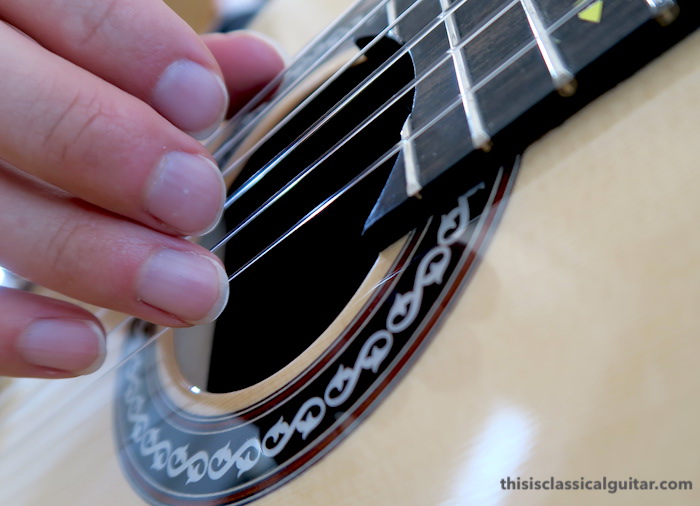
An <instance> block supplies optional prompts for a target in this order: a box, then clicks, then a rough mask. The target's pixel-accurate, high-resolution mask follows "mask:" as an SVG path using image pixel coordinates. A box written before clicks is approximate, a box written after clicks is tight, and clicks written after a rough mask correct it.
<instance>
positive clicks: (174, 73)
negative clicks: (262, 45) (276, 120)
mask: <svg viewBox="0 0 700 506" xmlns="http://www.w3.org/2000/svg"><path fill="white" fill-rule="evenodd" d="M0 18H4V19H5V20H6V21H8V22H9V23H11V24H12V25H14V26H16V27H17V28H19V29H21V30H23V31H24V32H25V33H27V34H28V35H30V36H31V37H32V38H34V39H35V40H37V41H38V42H40V43H41V44H42V45H43V46H44V47H46V48H47V49H49V50H51V51H52V52H54V53H56V54H58V55H60V56H62V57H64V58H66V59H68V60H70V61H72V62H73V63H75V64H77V65H79V66H81V67H83V68H85V69H86V70H89V71H90V72H92V73H94V74H96V75H98V76H100V77H102V78H103V79H105V80H107V81H109V82H111V83H112V84H114V85H116V86H118V87H119V88H121V89H123V90H124V91H126V92H128V93H130V94H132V95H134V96H136V97H138V98H140V99H141V100H143V101H144V102H146V103H148V104H149V105H151V106H152V107H153V108H155V109H156V110H157V111H158V112H159V113H161V114H162V115H163V116H164V117H166V118H167V119H168V120H170V121H171V122H172V123H173V124H174V125H175V126H177V127H178V128H180V129H182V130H184V131H186V132H190V133H192V134H193V135H195V136H197V137H200V138H201V137H205V136H206V135H207V134H208V133H210V132H211V131H212V130H213V129H215V128H216V127H217V126H218V125H219V123H220V122H221V120H222V119H223V117H224V114H225V112H226V109H227V105H228V95H227V92H226V87H225V86H224V82H223V79H222V77H221V71H220V70H219V67H218V65H217V63H216V60H215V59H214V57H213V56H212V55H211V53H210V52H209V50H208V49H207V47H206V46H205V45H204V43H203V42H202V41H201V39H200V38H199V37H198V36H197V34H195V33H194V31H193V30H192V29H191V28H190V27H189V26H188V25H187V24H186V23H185V22H184V21H183V20H182V19H180V18H179V17H178V16H177V15H176V14H175V13H174V12H173V11H172V10H171V9H170V8H169V7H167V6H166V5H165V4H164V3H163V1H162V0H32V1H31V2H27V1H26V0H8V1H5V2H2V3H1V4H0Z"/></svg>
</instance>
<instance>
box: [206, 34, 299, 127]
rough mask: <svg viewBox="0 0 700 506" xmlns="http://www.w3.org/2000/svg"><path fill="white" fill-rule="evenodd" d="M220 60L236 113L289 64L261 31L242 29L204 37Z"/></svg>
mask: <svg viewBox="0 0 700 506" xmlns="http://www.w3.org/2000/svg"><path fill="white" fill-rule="evenodd" d="M202 40H203V41H204V43H205V44H206V45H207V47H208V48H209V50H210V51H211V53H212V54H213V55H214V58H216V61H217V62H218V63H219V67H220V68H221V72H222V73H223V76H224V81H225V82H226V86H227V88H228V92H229V96H230V97H231V101H230V106H229V111H228V112H229V114H233V113H234V112H235V111H237V110H239V109H240V108H241V107H243V105H245V104H246V103H247V102H248V101H250V100H251V99H252V98H253V97H254V96H255V95H257V94H258V92H260V91H261V90H262V89H263V88H264V87H265V86H266V85H267V84H268V83H269V82H270V81H272V80H273V79H274V78H275V77H276V76H277V75H278V74H279V73H280V72H282V70H283V69H284V67H285V64H286V62H285V59H286V58H285V56H284V53H283V52H282V51H281V50H279V49H278V47H277V45H276V44H275V43H274V42H272V41H269V40H267V39H266V38H264V37H262V36H260V35H259V34H256V33H253V32H249V31H246V30H240V31H236V32H231V33H226V34H224V33H211V34H207V35H203V36H202Z"/></svg>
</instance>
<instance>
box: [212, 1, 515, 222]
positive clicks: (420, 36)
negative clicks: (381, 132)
mask: <svg viewBox="0 0 700 506" xmlns="http://www.w3.org/2000/svg"><path fill="white" fill-rule="evenodd" d="M385 1H386V0H384V2H385ZM421 1H422V0H416V2H414V3H413V4H412V5H411V6H410V7H409V8H408V9H407V10H406V11H404V12H403V13H401V14H400V15H399V16H398V17H397V18H396V22H395V23H394V26H388V27H386V28H385V29H384V30H382V31H381V32H380V33H379V34H378V35H377V36H376V37H375V38H374V39H373V40H372V41H371V42H370V43H369V44H368V45H367V46H365V47H364V48H363V49H362V50H361V51H360V52H359V53H358V55H356V56H355V57H354V58H352V59H351V60H350V61H349V62H347V63H346V64H345V65H343V66H342V67H341V68H340V69H339V70H338V71H337V72H336V73H335V74H333V75H332V76H331V77H330V78H329V80H328V81H326V82H325V83H324V84H323V85H322V86H321V87H319V88H318V89H317V90H316V91H315V92H314V93H312V94H311V95H310V96H309V97H307V99H306V100H304V101H303V102H302V103H301V104H299V105H298V106H297V107H296V108H295V109H293V110H292V111H291V112H290V113H289V115H288V116H287V117H285V119H284V120H283V121H282V122H281V123H280V124H278V125H276V126H275V127H274V128H273V129H272V130H271V131H270V132H268V133H267V134H266V135H265V136H264V137H263V138H262V139H260V140H259V141H258V142H257V143H256V144H255V145H254V146H253V147H251V148H250V149H248V150H247V151H246V152H245V153H244V154H242V155H241V156H240V157H239V158H238V159H237V160H235V161H234V162H233V163H232V164H231V165H230V166H229V167H227V168H226V169H225V170H224V171H223V175H224V176H227V175H228V174H230V173H231V172H232V171H233V170H234V169H235V168H237V167H238V166H240V165H241V164H242V163H243V162H244V161H245V160H246V159H248V157H249V156H250V155H251V154H252V153H253V152H254V151H255V150H256V149H258V148H259V147H260V146H262V145H263V144H264V143H265V142H266V141H267V140H269V138H270V137H271V136H272V135H273V134H274V133H275V132H277V131H278V130H279V128H281V126H283V125H284V124H286V122H287V121H288V119H287V118H290V117H294V116H295V115H296V114H297V113H298V112H299V111H300V110H302V109H303V107H305V106H306V105H307V104H308V102H310V101H311V100H312V99H313V98H315V97H316V96H317V95H318V94H319V93H320V92H321V91H323V90H325V89H326V88H327V87H328V86H329V85H330V84H331V83H332V82H333V81H334V80H335V79H337V78H338V77H339V76H340V74H342V73H343V72H344V71H345V70H346V69H347V68H349V67H350V66H351V65H353V64H354V63H356V62H357V61H358V58H360V57H362V56H363V55H364V54H365V53H366V51H367V50H368V49H369V48H370V47H371V46H372V45H374V44H376V43H377V41H378V40H379V39H380V38H382V37H384V36H385V35H387V34H388V33H389V32H390V30H391V29H392V28H394V27H395V26H396V24H397V23H398V22H399V21H401V20H402V19H403V18H404V17H405V16H407V15H408V14H409V13H410V12H411V11H412V10H413V9H414V8H415V7H416V6H417V5H418V4H419V3H420V2H421ZM384 2H382V4H384ZM466 2H467V0H459V1H458V2H456V3H455V4H453V5H452V6H451V7H450V8H449V9H448V10H447V11H446V13H447V14H450V13H453V12H455V11H456V10H457V9H459V8H460V7H461V6H462V5H464V4H465V3H466ZM517 2H518V0H512V2H511V3H510V4H509V6H508V7H506V8H505V9H503V10H501V11H500V12H499V13H498V14H497V15H496V16H495V17H494V18H492V19H491V20H489V21H488V22H487V23H485V24H484V25H483V26H482V27H480V29H479V30H478V31H477V32H475V33H474V34H473V36H475V35H477V34H479V33H481V32H482V31H483V30H484V29H485V28H487V27H488V26H490V25H491V24H492V23H493V22H494V21H495V19H498V18H499V17H500V16H502V15H503V14H504V13H505V11H507V10H508V9H509V8H510V7H511V6H512V5H514V4H516V3H517ZM441 23H442V21H441V20H440V19H436V20H435V21H433V22H432V23H430V24H427V25H426V26H425V27H424V28H423V29H422V30H421V31H420V32H418V34H416V35H415V36H414V37H413V38H412V39H411V40H409V41H407V42H406V44H405V45H404V46H402V48H401V49H400V50H399V51H398V52H397V53H395V54H394V55H393V56H392V57H391V58H390V59H389V60H387V61H386V62H385V63H384V64H383V65H382V67H380V69H378V70H377V71H375V73H374V74H372V75H371V76H370V77H368V78H367V79H365V80H364V81H363V82H362V83H360V84H359V85H358V86H356V87H355V88H354V89H353V90H352V91H351V92H350V93H349V94H348V95H346V96H345V97H344V98H343V99H342V100H341V101H340V102H339V103H338V104H337V105H336V106H335V107H334V108H333V109H331V110H330V111H329V112H328V113H327V115H326V117H325V119H326V120H328V119H331V118H332V117H334V116H335V114H337V113H338V112H339V111H340V110H342V109H343V108H344V107H345V106H346V105H347V104H348V103H349V102H350V101H351V100H353V99H354V98H356V97H357V96H358V95H359V93H360V92H362V91H363V90H364V89H365V88H366V87H367V86H369V85H370V84H371V83H373V82H374V80H375V79H376V78H377V76H379V75H380V74H381V72H382V70H383V69H385V68H388V67H389V66H391V65H393V64H394V63H396V62H397V61H398V60H399V59H400V58H402V57H403V56H404V55H406V54H407V53H408V52H409V51H410V50H411V49H413V48H414V47H415V46H416V45H417V44H418V43H420V42H421V41H422V40H423V39H425V37H427V36H428V35H429V34H430V33H431V32H432V30H434V29H435V28H436V27H437V26H439V25H440V24H441ZM473 36H472V37H471V38H473ZM471 38H470V39H471ZM322 125H323V122H321V123H320V125H319V126H322ZM307 133H308V130H307ZM306 138H308V136H307V137H305V138H304V140H306ZM297 141H299V138H298V139H297ZM299 144H300V142H295V143H293V144H292V145H290V146H288V147H287V148H286V149H285V150H284V151H283V152H282V153H280V155H278V156H277V157H276V158H280V157H281V159H283V158H284V157H285V156H286V153H287V152H288V151H289V150H291V149H294V148H295V147H296V146H298V145H299ZM281 159H280V160H277V161H276V162H275V163H274V165H276V164H277V163H279V161H281ZM272 168H273V167H271V166H268V165H266V166H264V167H262V168H261V169H260V170H259V171H258V173H256V174H255V175H254V176H253V177H252V178H251V179H253V178H255V179H256V181H257V180H259V179H260V178H261V177H264V176H265V175H267V173H269V172H270V170H272ZM250 187H251V185H250V184H248V182H246V183H245V184H244V185H242V186H241V187H239V188H238V189H237V190H236V192H235V193H234V194H232V195H231V196H229V198H228V200H227V202H226V204H225V206H224V207H225V208H226V209H228V207H230V206H231V204H232V203H233V202H235V201H236V200H238V199H239V198H240V197H241V196H242V195H243V194H245V193H246V192H247V191H248V190H249V189H250Z"/></svg>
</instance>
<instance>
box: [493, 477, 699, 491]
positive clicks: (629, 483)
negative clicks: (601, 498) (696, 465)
mask: <svg viewBox="0 0 700 506" xmlns="http://www.w3.org/2000/svg"><path fill="white" fill-rule="evenodd" d="M500 484H501V490H532V491H545V490H547V491H549V490H591V491H596V490H597V491H605V492H608V493H610V494H614V493H616V492H621V491H632V490H675V491H684V490H693V482H692V481H689V480H683V481H677V480H640V479H637V478H632V477H630V478H627V479H626V480H616V479H609V478H607V477H606V476H603V477H602V478H599V479H595V480H593V479H587V478H584V477H581V478H579V479H577V480H559V479H556V478H554V477H553V476H551V477H549V478H548V479H544V480H538V479H535V478H533V477H530V478H520V477H516V478H512V477H510V476H508V477H506V478H503V479H501V481H500Z"/></svg>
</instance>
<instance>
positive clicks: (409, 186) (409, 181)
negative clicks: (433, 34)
mask: <svg viewBox="0 0 700 506" xmlns="http://www.w3.org/2000/svg"><path fill="white" fill-rule="evenodd" d="M397 14H398V13H397V10H396V3H395V0H389V3H388V4H387V19H388V21H389V24H393V25H394V26H395V28H394V30H393V32H394V34H396V36H398V37H400V36H401V34H400V33H399V26H398V23H397V22H396V18H397ZM412 132H413V122H412V121H411V115H410V114H409V116H408V118H406V121H405V122H404V125H403V128H402V129H401V140H402V141H403V149H402V152H403V162H404V173H405V176H406V195H408V196H409V197H415V196H417V195H418V194H419V193H420V191H421V190H422V189H423V183H422V181H421V177H420V165H419V163H418V156H417V155H416V148H415V146H414V144H413V142H411V141H410V140H409V139H410V137H411V133H412Z"/></svg>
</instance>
